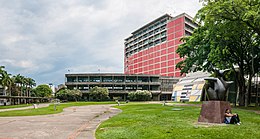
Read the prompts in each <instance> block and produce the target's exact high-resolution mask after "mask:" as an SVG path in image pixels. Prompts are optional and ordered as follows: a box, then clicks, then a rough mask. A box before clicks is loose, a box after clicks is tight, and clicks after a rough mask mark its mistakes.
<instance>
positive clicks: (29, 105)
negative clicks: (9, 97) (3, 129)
mask: <svg viewBox="0 0 260 139" xmlns="http://www.w3.org/2000/svg"><path fill="white" fill-rule="evenodd" d="M49 105H50V103H41V104H39V105H37V107H38V108H42V107H48V106H49ZM32 108H34V107H33V105H32V104H28V107H20V108H10V109H0V112H4V111H12V110H25V109H32Z"/></svg>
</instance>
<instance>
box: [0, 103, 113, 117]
mask: <svg viewBox="0 0 260 139" xmlns="http://www.w3.org/2000/svg"><path fill="white" fill-rule="evenodd" d="M98 104H115V102H112V101H111V102H69V103H60V104H59V105H57V107H56V111H55V110H54V105H53V104H52V105H50V106H49V107H44V108H38V109H25V110H13V111H6V112H0V117H6V116H33V115H47V114H55V113H60V112H62V111H63V109H64V108H67V107H71V106H85V105H98Z"/></svg>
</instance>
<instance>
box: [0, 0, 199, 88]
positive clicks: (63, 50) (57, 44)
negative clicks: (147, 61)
mask: <svg viewBox="0 0 260 139" xmlns="http://www.w3.org/2000/svg"><path fill="white" fill-rule="evenodd" d="M199 8H201V4H200V3H199V0H185V1H184V0H55V1H54V0H35V1H34V0H1V1H0V65H4V66H5V67H6V70H7V71H8V72H9V73H11V74H13V75H16V74H19V73H20V74H22V75H24V76H26V77H31V78H33V79H35V80H36V83H37V84H45V83H54V84H56V85H58V84H62V83H64V78H65V77H64V76H65V75H64V74H65V73H68V70H69V71H70V73H90V72H99V69H100V72H119V73H120V72H123V59H124V55H123V52H124V39H125V38H127V37H128V36H130V34H131V32H133V31H134V30H136V29H138V28H139V27H141V26H143V25H145V24H146V23H148V22H150V21H152V20H154V19H155V18H158V17H159V16H161V15H163V14H165V13H168V14H171V15H172V16H175V15H178V14H180V13H183V12H186V13H187V14H189V15H191V16H194V15H195V14H196V12H197V11H198V10H199Z"/></svg>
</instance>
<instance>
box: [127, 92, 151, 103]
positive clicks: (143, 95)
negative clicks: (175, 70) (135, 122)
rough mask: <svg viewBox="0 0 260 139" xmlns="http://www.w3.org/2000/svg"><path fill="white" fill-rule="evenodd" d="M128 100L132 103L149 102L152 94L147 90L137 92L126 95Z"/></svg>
mask: <svg viewBox="0 0 260 139" xmlns="http://www.w3.org/2000/svg"><path fill="white" fill-rule="evenodd" d="M128 97H129V99H130V100H133V101H149V100H151V98H152V93H151V92H149V91H147V90H137V91H135V92H130V93H129V94H128Z"/></svg>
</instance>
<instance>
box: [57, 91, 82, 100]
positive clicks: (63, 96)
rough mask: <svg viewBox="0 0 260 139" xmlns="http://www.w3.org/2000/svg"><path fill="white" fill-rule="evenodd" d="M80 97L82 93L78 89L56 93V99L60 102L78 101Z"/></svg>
mask: <svg viewBox="0 0 260 139" xmlns="http://www.w3.org/2000/svg"><path fill="white" fill-rule="evenodd" d="M81 97H82V92H81V91H80V90H78V89H76V90H69V89H66V88H64V89H61V90H59V91H58V92H57V93H56V98H58V99H60V100H69V101H78V100H79V99H80V98H81Z"/></svg>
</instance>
